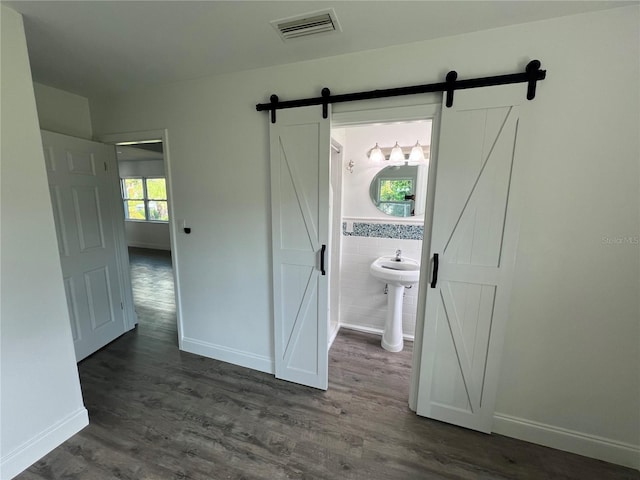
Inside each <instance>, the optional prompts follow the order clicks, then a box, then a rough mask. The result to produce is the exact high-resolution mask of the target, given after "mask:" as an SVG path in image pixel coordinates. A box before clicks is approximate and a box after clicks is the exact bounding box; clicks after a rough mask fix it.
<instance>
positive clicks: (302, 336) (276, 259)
mask: <svg viewBox="0 0 640 480" xmlns="http://www.w3.org/2000/svg"><path fill="white" fill-rule="evenodd" d="M270 141H271V207H272V234H273V310H274V336H275V338H274V340H275V341H274V345H275V366H276V377H277V378H281V379H283V380H289V381H291V382H295V383H300V384H303V385H308V386H311V387H315V388H320V389H323V390H326V389H327V375H328V373H327V369H328V347H327V330H328V278H329V277H328V274H329V271H328V265H329V258H328V251H329V250H328V242H329V158H330V122H329V120H328V119H323V118H322V107H305V108H295V109H289V110H278V112H277V122H276V123H275V124H274V123H271V124H270ZM323 267H324V271H323ZM325 273H326V274H325Z"/></svg>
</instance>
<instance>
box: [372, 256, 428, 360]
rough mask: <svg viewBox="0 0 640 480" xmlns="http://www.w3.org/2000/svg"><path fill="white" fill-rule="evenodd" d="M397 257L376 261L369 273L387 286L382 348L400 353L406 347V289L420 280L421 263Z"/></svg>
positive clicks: (382, 258)
mask: <svg viewBox="0 0 640 480" xmlns="http://www.w3.org/2000/svg"><path fill="white" fill-rule="evenodd" d="M399 256H400V250H398V251H397V252H396V255H395V256H389V257H380V258H378V259H377V260H375V261H374V262H373V263H372V264H371V267H370V268H369V271H370V272H371V275H373V276H374V277H376V278H377V279H378V280H382V281H383V282H385V283H386V284H387V287H388V290H387V295H388V298H387V321H386V322H385V324H384V333H383V334H382V348H384V349H385V350H388V351H389V352H400V351H401V350H402V348H403V347H404V342H403V340H402V297H403V296H404V288H405V287H409V286H412V285H415V284H416V283H418V280H419V279H420V263H418V262H416V261H415V260H413V259H412V258H407V257H404V258H399Z"/></svg>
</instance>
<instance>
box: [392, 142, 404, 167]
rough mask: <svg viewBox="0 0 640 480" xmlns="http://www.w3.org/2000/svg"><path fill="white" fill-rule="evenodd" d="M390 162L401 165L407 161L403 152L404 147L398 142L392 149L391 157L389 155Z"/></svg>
mask: <svg viewBox="0 0 640 480" xmlns="http://www.w3.org/2000/svg"><path fill="white" fill-rule="evenodd" d="M389 161H390V162H391V163H393V164H396V165H400V164H403V163H404V161H405V158H404V153H403V152H402V147H401V146H400V145H398V142H396V144H395V145H394V146H393V148H392V149H391V155H389Z"/></svg>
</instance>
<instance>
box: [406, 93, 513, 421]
mask: <svg viewBox="0 0 640 480" xmlns="http://www.w3.org/2000/svg"><path fill="white" fill-rule="evenodd" d="M525 92H526V89H525V87H523V86H522V85H508V86H499V87H487V88H478V89H472V90H460V91H456V92H455V97H454V105H453V107H452V108H446V107H444V106H443V108H442V116H441V128H440V132H441V134H440V141H439V147H438V159H437V167H436V168H437V173H436V186H435V204H434V214H433V230H432V240H431V252H430V257H429V259H430V262H431V264H430V268H429V272H430V275H431V277H430V278H428V279H427V281H428V282H429V287H428V288H427V302H426V309H425V327H424V340H423V347H422V360H421V367H420V381H419V390H418V402H417V413H418V414H419V415H423V416H427V417H430V418H434V419H437V420H441V421H444V422H448V423H452V424H456V425H460V426H463V427H467V428H470V429H474V430H479V431H482V432H487V433H489V432H490V431H491V427H492V420H493V413H494V405H495V397H496V389H497V384H498V374H499V370H500V354H501V350H502V343H503V337H504V331H505V326H506V323H507V317H508V307H509V298H510V289H511V283H512V272H513V266H514V260H515V258H514V257H515V248H516V242H517V231H518V228H517V216H516V208H515V202H514V201H513V200H514V199H513V197H514V196H513V193H512V191H511V181H512V173H513V171H514V170H513V169H514V162H515V157H516V152H517V150H518V149H517V136H518V125H519V115H520V108H521V107H519V106H518V105H519V104H520V103H522V102H526V99H525ZM436 256H437V258H438V262H437V263H438V264H439V268H438V272H437V283H435V285H433V284H432V282H433V280H434V278H433V274H434V267H435V263H436V262H435V258H436Z"/></svg>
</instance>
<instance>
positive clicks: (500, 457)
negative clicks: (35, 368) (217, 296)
mask: <svg viewBox="0 0 640 480" xmlns="http://www.w3.org/2000/svg"><path fill="white" fill-rule="evenodd" d="M131 264H132V273H133V277H134V279H133V285H134V289H135V300H136V304H137V309H138V313H139V316H140V325H139V326H138V328H137V329H136V330H135V331H132V332H130V333H128V334H126V335H124V336H122V337H121V338H119V339H118V340H116V341H115V342H113V343H111V344H110V345H108V346H107V347H106V348H104V349H102V350H101V351H99V352H97V353H96V354H94V355H92V356H91V357H89V358H87V359H86V360H84V361H82V362H81V363H80V364H79V370H80V379H81V383H82V390H83V394H84V400H85V405H86V406H87V408H88V410H89V417H90V425H89V426H88V427H87V428H85V429H84V430H83V431H82V432H80V433H79V434H77V435H75V436H74V437H73V438H71V439H70V440H68V441H67V442H65V443H64V444H63V445H61V446H60V447H58V448H57V449H55V450H54V451H53V452H51V453H50V454H49V455H47V456H46V457H45V458H43V459H42V460H41V461H39V462H37V463H36V464H35V465H33V466H32V467H31V468H30V469H29V470H28V471H26V472H24V473H23V474H22V475H20V476H19V477H18V478H19V479H22V480H33V479H91V480H93V479H96V480H100V479H135V480H139V479H269V480H272V479H285V478H289V479H331V480H333V479H367V480H374V479H385V480H389V479H392V480H393V479H401V480H404V479H434V480H436V479H443V480H444V479H449V480H452V479H460V480H463V479H465V480H467V479H483V480H488V479H499V480H506V479H536V480H537V479H565V480H566V479H576V480H589V479H594V480H609V479H610V480H613V479H616V480H623V479H634V480H638V479H640V473H638V472H636V471H634V470H630V469H625V468H622V467H618V466H615V465H611V464H607V463H604V462H600V461H597V460H593V459H589V458H585V457H580V456H577V455H572V454H569V453H564V452H560V451H557V450H552V449H549V448H545V447H541V446H537V445H533V444H529V443H526V442H521V441H518V440H514V439H511V438H507V437H503V436H500V435H491V436H487V435H483V434H480V433H476V432H471V431H468V430H464V429H461V428H457V427H453V426H450V425H446V424H442V423H439V422H436V421H432V420H429V419H425V418H420V417H417V416H416V415H415V414H413V413H412V412H411V411H410V410H409V409H408V407H407V398H408V391H409V387H408V386H409V372H410V365H411V349H410V344H409V345H408V347H409V348H407V349H406V350H405V351H404V352H402V353H399V354H391V353H387V352H385V351H384V350H382V349H381V348H380V342H379V338H377V337H374V336H370V335H366V334H361V333H356V332H350V331H341V332H340V334H339V335H338V338H337V339H336V341H335V343H334V345H333V347H332V349H331V352H330V367H329V390H328V391H327V392H320V391H317V390H314V389H311V388H306V387H302V386H298V385H294V384H291V383H287V382H283V381H279V380H276V379H275V378H274V377H273V376H272V375H268V374H265V373H260V372H256V371H252V370H248V369H246V368H241V367H237V366H234V365H230V364H227V363H223V362H218V361H215V360H211V359H207V358H203V357H199V356H196V355H191V354H188V353H184V352H180V351H179V350H178V348H177V340H176V327H175V308H174V306H173V302H172V299H171V298H172V297H171V295H170V292H172V286H171V284H172V282H171V263H170V257H169V256H168V255H166V254H163V253H158V252H143V251H140V250H132V252H131Z"/></svg>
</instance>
